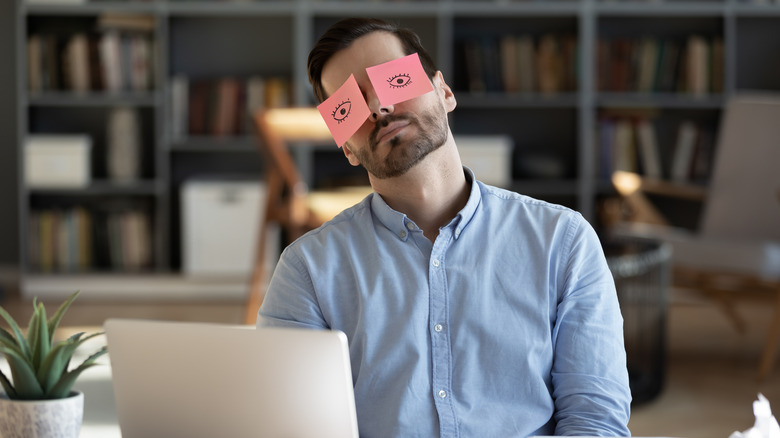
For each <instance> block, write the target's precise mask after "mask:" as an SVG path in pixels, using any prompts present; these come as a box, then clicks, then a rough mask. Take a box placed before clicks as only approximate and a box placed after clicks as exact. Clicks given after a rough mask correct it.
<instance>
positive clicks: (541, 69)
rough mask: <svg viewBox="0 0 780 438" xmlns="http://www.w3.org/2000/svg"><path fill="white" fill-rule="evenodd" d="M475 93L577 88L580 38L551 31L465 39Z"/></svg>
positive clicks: (468, 83)
mask: <svg viewBox="0 0 780 438" xmlns="http://www.w3.org/2000/svg"><path fill="white" fill-rule="evenodd" d="M461 46H462V53H463V61H464V64H465V73H466V84H464V85H465V86H464V88H465V89H466V90H468V91H470V92H472V93H484V92H501V93H537V92H540V93H558V92H566V91H574V90H576V89H577V65H576V64H577V58H578V53H577V52H578V47H577V38H576V36H574V35H568V34H554V33H548V34H544V35H541V36H538V37H534V36H532V35H504V36H502V37H499V38H482V39H474V38H469V39H465V40H463V41H462V44H461Z"/></svg>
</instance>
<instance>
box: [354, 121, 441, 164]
mask: <svg viewBox="0 0 780 438" xmlns="http://www.w3.org/2000/svg"><path fill="white" fill-rule="evenodd" d="M398 120H407V121H408V122H409V125H410V126H413V127H414V126H416V127H417V130H418V135H417V136H416V137H415V138H413V139H411V140H410V141H409V143H407V144H402V139H401V138H400V137H399V136H396V137H393V138H391V139H390V140H389V143H390V151H389V152H388V154H387V155H386V156H385V157H384V158H382V157H378V156H377V155H376V150H377V149H378V147H379V145H378V143H377V138H376V137H377V133H378V131H379V130H380V129H381V128H382V127H384V126H387V125H388V124H389V123H390V122H393V121H398ZM446 141H447V117H446V112H444V108H441V109H440V110H439V111H437V109H431V110H429V111H426V112H424V113H422V114H421V115H420V117H419V118H418V117H417V116H415V115H413V114H403V115H390V116H387V117H385V118H383V119H382V120H380V121H379V122H377V124H376V126H375V127H374V129H373V130H372V132H371V135H370V136H369V144H368V147H367V148H361V149H358V150H355V151H353V152H354V154H355V156H356V157H357V158H358V160H359V161H360V163H361V164H362V165H363V167H364V168H365V169H366V170H367V171H368V173H370V174H371V175H373V176H374V177H375V178H379V179H386V178H394V177H398V176H401V175H403V174H405V173H406V172H408V171H409V169H411V168H413V167H414V166H415V165H417V163H419V162H420V161H422V160H423V158H425V157H426V156H427V155H428V154H430V153H431V152H433V151H435V150H436V149H438V148H440V147H441V146H442V145H444V143H445V142H446Z"/></svg>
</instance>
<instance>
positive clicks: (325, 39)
mask: <svg viewBox="0 0 780 438" xmlns="http://www.w3.org/2000/svg"><path fill="white" fill-rule="evenodd" d="M377 31H383V32H389V33H391V34H393V35H395V36H396V37H398V39H399V40H400V41H401V45H402V46H403V49H404V52H405V53H404V55H411V54H412V53H417V54H418V55H419V56H420V62H421V63H422V66H423V69H425V73H427V74H428V77H429V78H433V76H434V74H436V65H435V64H434V62H433V59H432V58H431V56H430V55H429V54H428V52H427V51H426V50H425V48H424V47H423V46H422V43H421V42H420V37H418V36H417V34H415V33H414V32H412V31H411V30H409V29H404V28H400V27H398V26H396V25H394V24H391V23H388V22H386V21H382V20H378V19H375V18H346V19H344V20H341V21H339V22H338V23H336V24H334V25H333V26H331V27H330V28H329V29H328V30H327V31H325V33H324V34H322V36H321V37H320V39H319V40H317V43H316V44H315V45H314V48H312V50H311V52H310V53H309V60H308V69H309V82H310V83H311V85H312V88H313V90H314V95H315V96H316V97H317V99H319V101H320V102H322V101H323V100H325V99H326V98H327V97H328V96H327V93H326V92H325V90H324V89H323V87H322V69H323V68H324V67H325V64H326V63H327V62H328V61H329V60H330V59H331V57H332V56H333V55H334V54H336V53H337V52H339V51H341V50H344V49H346V48H347V47H349V46H350V45H351V44H352V43H353V42H354V41H355V40H356V39H358V38H360V37H362V36H365V35H368V34H369V33H372V32H377Z"/></svg>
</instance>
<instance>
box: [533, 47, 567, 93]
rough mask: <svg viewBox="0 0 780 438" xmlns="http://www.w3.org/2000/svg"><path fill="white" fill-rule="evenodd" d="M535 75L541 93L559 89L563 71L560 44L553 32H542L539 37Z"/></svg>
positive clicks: (554, 91) (553, 91)
mask: <svg viewBox="0 0 780 438" xmlns="http://www.w3.org/2000/svg"><path fill="white" fill-rule="evenodd" d="M536 67H537V71H536V77H537V84H538V86H539V89H538V91H539V92H541V93H556V92H559V91H561V77H562V73H563V68H562V60H561V53H560V44H559V42H558V37H557V35H555V34H549V33H548V34H544V35H542V36H541V37H540V39H539V47H538V49H537V52H536Z"/></svg>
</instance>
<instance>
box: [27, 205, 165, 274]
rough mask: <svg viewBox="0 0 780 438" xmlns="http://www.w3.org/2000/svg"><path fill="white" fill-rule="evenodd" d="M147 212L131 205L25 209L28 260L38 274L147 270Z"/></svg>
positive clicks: (148, 247)
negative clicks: (109, 208) (98, 208)
mask: <svg viewBox="0 0 780 438" xmlns="http://www.w3.org/2000/svg"><path fill="white" fill-rule="evenodd" d="M151 237H152V236H151V228H150V221H149V216H148V214H146V213H145V212H143V211H140V210H135V209H127V210H114V211H95V210H92V211H90V210H88V209H87V208H85V207H82V206H76V207H71V208H50V209H39V210H33V211H31V212H30V218H29V239H28V248H27V249H28V262H29V264H30V267H31V268H32V269H34V270H39V271H42V272H86V271H89V270H93V269H100V268H107V269H109V270H116V271H137V270H142V269H148V268H150V267H151V263H152V250H151V247H152V245H151V241H152V240H151Z"/></svg>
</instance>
